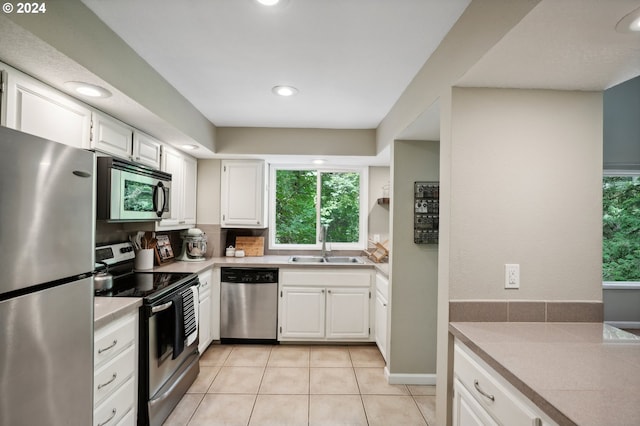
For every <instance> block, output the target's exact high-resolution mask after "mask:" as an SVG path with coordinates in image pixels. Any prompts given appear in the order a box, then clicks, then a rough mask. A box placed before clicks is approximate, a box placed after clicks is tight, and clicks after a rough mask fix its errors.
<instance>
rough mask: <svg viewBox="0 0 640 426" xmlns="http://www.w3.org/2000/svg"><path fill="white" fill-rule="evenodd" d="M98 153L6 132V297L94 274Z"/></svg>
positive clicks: (0, 239) (2, 284)
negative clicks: (96, 161)
mask: <svg viewBox="0 0 640 426" xmlns="http://www.w3.org/2000/svg"><path fill="white" fill-rule="evenodd" d="M94 169H95V159H94V154H93V153H92V152H89V151H84V150H81V149H77V148H73V147H70V146H66V145H62V144H60V143H55V142H51V141H47V140H45V139H41V138H38V137H36V136H32V135H28V134H26V133H22V132H18V131H15V130H12V129H8V128H6V127H0V247H2V248H3V250H4V253H3V255H2V256H0V271H2V279H0V296H1V295H2V294H3V293H7V292H9V291H12V290H17V289H21V288H24V287H29V286H31V285H34V284H41V283H47V282H50V281H55V280H59V279H64V278H68V277H73V276H77V275H80V274H82V273H86V272H89V271H92V270H93V269H94V264H93V253H94V247H95V243H94V242H95V240H94V234H95V230H94V227H95V225H94V220H95V219H94V217H95V209H94V203H95V202H94V196H93V192H94V191H93V190H94V187H95V185H94V180H95V173H94Z"/></svg>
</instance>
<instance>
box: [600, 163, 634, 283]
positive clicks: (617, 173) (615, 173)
mask: <svg viewBox="0 0 640 426" xmlns="http://www.w3.org/2000/svg"><path fill="white" fill-rule="evenodd" d="M605 177H638V178H640V170H619V169H609V170H607V169H604V170H603V172H602V179H603V180H604V178H605ZM602 183H603V182H602ZM602 183H601V184H602ZM602 196H603V197H604V193H603V194H602ZM603 202H604V198H603ZM602 214H603V215H604V211H603V212H602ZM603 219H604V217H603ZM603 224H604V223H603V222H602V221H601V225H603ZM602 244H603V246H604V237H603V239H602ZM602 286H603V287H605V288H610V289H616V288H618V287H625V288H626V287H628V286H631V287H634V288H635V287H639V288H640V280H638V281H605V280H602Z"/></svg>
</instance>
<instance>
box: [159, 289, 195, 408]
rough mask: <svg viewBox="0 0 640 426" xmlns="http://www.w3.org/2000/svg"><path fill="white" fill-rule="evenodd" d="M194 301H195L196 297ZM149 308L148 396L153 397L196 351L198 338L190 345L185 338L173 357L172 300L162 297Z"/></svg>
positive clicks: (173, 318)
mask: <svg viewBox="0 0 640 426" xmlns="http://www.w3.org/2000/svg"><path fill="white" fill-rule="evenodd" d="M187 288H188V287H187ZM181 291H183V290H181ZM194 303H197V299H196V300H195V301H194ZM151 310H152V312H151V316H150V317H149V335H148V344H149V346H148V351H149V352H148V356H149V358H148V366H149V397H150V398H153V397H154V395H156V394H157V393H158V391H159V390H160V388H161V387H162V386H163V385H164V384H165V383H166V382H167V381H168V380H169V379H170V378H171V376H172V375H173V374H174V373H175V372H176V371H177V370H178V368H179V367H180V365H181V364H183V363H184V362H185V360H186V359H187V358H189V356H190V355H191V354H193V353H194V352H197V349H198V340H197V339H196V341H195V342H192V343H191V345H187V340H186V338H185V339H184V347H183V349H182V351H181V352H180V354H179V355H177V356H176V357H175V358H174V346H175V345H174V339H175V337H174V336H175V315H174V313H175V311H174V309H173V301H172V300H167V299H162V300H161V301H159V302H157V303H155V304H154V306H153V307H151ZM153 310H155V312H153Z"/></svg>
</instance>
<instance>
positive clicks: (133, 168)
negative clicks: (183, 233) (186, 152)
mask: <svg viewBox="0 0 640 426" xmlns="http://www.w3.org/2000/svg"><path fill="white" fill-rule="evenodd" d="M97 161H98V176H97V195H98V196H97V203H96V209H97V211H96V217H97V219H99V220H106V221H108V222H138V221H139V222H142V221H154V220H161V219H164V218H167V217H169V216H170V212H171V206H170V200H171V174H169V173H165V172H162V171H160V170H155V169H152V168H149V167H146V166H143V165H141V164H137V163H132V162H130V161H126V160H121V159H119V158H114V157H98V160H97Z"/></svg>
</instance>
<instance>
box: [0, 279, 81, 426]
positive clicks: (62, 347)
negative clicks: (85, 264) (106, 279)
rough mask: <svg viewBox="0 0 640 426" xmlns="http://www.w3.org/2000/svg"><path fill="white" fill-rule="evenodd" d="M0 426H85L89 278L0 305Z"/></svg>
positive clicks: (9, 300) (0, 303)
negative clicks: (0, 325)
mask: <svg viewBox="0 0 640 426" xmlns="http://www.w3.org/2000/svg"><path fill="white" fill-rule="evenodd" d="M0 324H2V328H0V348H1V349H0V377H1V378H2V380H0V425H12V426H22V425H24V426H32V425H48V426H58V425H60V426H62V425H65V426H68V425H90V424H92V421H93V419H92V416H93V412H92V410H93V284H92V282H91V278H86V279H83V280H80V281H75V282H72V283H69V284H65V285H62V286H58V287H53V288H49V289H47V290H43V291H39V292H35V293H30V294H28V295H24V296H20V297H17V298H14V299H8V300H4V301H2V302H0Z"/></svg>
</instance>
